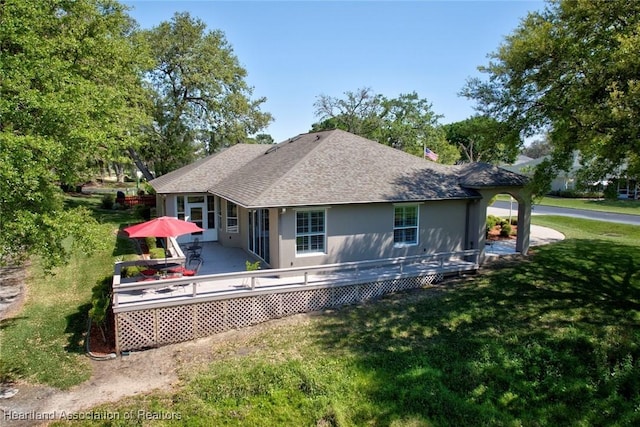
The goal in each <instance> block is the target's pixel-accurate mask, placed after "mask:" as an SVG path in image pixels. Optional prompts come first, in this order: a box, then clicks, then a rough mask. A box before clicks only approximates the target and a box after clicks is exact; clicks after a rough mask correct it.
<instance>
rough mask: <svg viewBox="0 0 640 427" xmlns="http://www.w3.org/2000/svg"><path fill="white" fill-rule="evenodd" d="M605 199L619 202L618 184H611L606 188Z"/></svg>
mask: <svg viewBox="0 0 640 427" xmlns="http://www.w3.org/2000/svg"><path fill="white" fill-rule="evenodd" d="M604 198H605V199H607V200H618V184H617V182H609V185H607V186H606V187H605V188H604Z"/></svg>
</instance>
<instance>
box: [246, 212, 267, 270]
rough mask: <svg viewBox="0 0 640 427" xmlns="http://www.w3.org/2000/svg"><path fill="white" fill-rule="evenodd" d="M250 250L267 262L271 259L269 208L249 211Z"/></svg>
mask: <svg viewBox="0 0 640 427" xmlns="http://www.w3.org/2000/svg"><path fill="white" fill-rule="evenodd" d="M249 250H250V251H251V252H253V253H254V254H256V255H257V256H259V257H260V258H262V259H263V260H264V261H265V262H266V263H267V264H269V263H270V260H269V209H253V210H250V211H249Z"/></svg>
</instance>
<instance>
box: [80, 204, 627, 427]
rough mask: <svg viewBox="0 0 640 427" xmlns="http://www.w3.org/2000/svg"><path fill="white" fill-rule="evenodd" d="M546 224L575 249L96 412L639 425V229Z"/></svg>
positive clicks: (268, 343)
mask: <svg viewBox="0 0 640 427" xmlns="http://www.w3.org/2000/svg"><path fill="white" fill-rule="evenodd" d="M535 221H536V222H539V221H540V218H539V217H536V218H535ZM543 221H544V224H545V225H553V226H554V228H556V229H558V230H560V231H562V232H563V233H565V235H566V236H567V237H568V238H567V239H566V240H565V241H562V242H559V243H556V244H552V245H547V246H542V247H537V248H533V249H532V251H531V252H532V254H531V256H530V257H528V258H527V259H526V260H524V261H518V262H505V263H503V265H501V266H498V267H496V268H495V269H493V270H491V271H487V272H485V273H484V274H481V275H478V276H473V277H470V278H465V279H462V280H459V281H457V282H453V283H448V284H446V285H444V286H438V287H437V288H436V289H435V290H434V289H425V290H419V291H415V292H409V293H400V294H397V295H392V296H389V297H387V298H384V299H382V300H380V301H379V302H376V303H371V304H366V305H362V306H355V307H348V308H344V309H341V310H336V311H328V312H325V313H323V314H322V315H321V316H311V317H309V318H307V319H305V320H303V321H300V322H296V324H295V325H291V326H289V325H281V326H277V327H273V328H270V329H267V330H266V331H265V332H263V333H261V334H260V335H259V336H256V337H255V338H253V339H252V340H250V341H249V342H243V343H242V344H241V347H239V344H238V347H234V345H235V344H233V343H229V344H228V346H227V347H226V348H223V349H220V348H215V349H213V348H212V352H215V357H214V361H213V362H212V363H210V364H208V365H207V366H206V367H204V368H202V369H198V370H188V372H183V373H182V385H181V387H180V388H179V389H178V391H177V392H175V393H167V392H165V393H159V392H156V393H151V394H148V395H145V396H141V397H134V398H129V399H126V400H123V401H121V402H119V403H116V404H108V405H104V406H102V407H100V408H97V409H98V410H109V411H119V412H120V413H124V412H125V411H134V412H137V411H138V410H141V409H142V410H147V411H150V412H155V413H165V414H169V413H173V414H179V415H180V420H173V421H170V420H165V421H159V422H155V423H154V425H194V426H195V425H238V426H244V425H255V426H272V425H291V426H294V425H295V426H298V425H318V426H329V425H372V426H386V425H392V426H407V425H409V426H430V425H438V426H440V425H442V426H449V425H450V426H460V425H509V426H511V425H513V426H516V425H532V426H533V425H536V426H558V425H584V426H586V425H620V426H622V425H638V423H640V243H638V242H640V227H635V226H629V225H621V226H619V227H618V226H615V227H614V226H613V225H611V224H603V223H598V222H594V221H587V220H579V219H571V218H569V219H564V218H558V217H545V218H544V220H543ZM608 230H609V231H612V232H609V231H608ZM90 424H91V423H90V422H86V423H85V425H90ZM140 424H142V422H141V421H140V420H139V419H138V420H134V421H125V420H122V419H121V420H120V421H119V422H118V425H140ZM114 425H115V424H114Z"/></svg>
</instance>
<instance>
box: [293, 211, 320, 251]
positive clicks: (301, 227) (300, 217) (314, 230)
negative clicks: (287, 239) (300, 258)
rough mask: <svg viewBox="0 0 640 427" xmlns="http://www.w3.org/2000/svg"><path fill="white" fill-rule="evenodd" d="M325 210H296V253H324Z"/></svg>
mask: <svg viewBox="0 0 640 427" xmlns="http://www.w3.org/2000/svg"><path fill="white" fill-rule="evenodd" d="M324 223H325V212H324V211H300V212H296V254H306V253H319V252H321V253H324V250H325V245H324V242H325V226H324V225H325V224H324Z"/></svg>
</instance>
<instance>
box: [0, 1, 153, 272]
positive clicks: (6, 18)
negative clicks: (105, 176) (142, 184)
mask: <svg viewBox="0 0 640 427" xmlns="http://www.w3.org/2000/svg"><path fill="white" fill-rule="evenodd" d="M132 24H133V23H132V21H131V19H130V18H129V17H128V15H127V14H126V13H125V11H124V9H123V6H121V5H120V4H118V3H117V2H114V1H111V0H76V1H64V0H2V1H0V76H1V78H0V263H4V262H6V261H8V260H11V261H15V260H16V259H17V258H22V257H24V256H27V255H29V254H34V253H35V254H40V255H42V256H43V259H44V261H45V262H46V263H47V265H48V266H52V265H56V264H58V263H60V262H62V261H64V260H65V258H66V256H67V255H68V250H67V249H65V247H64V246H63V245H62V241H63V239H64V238H66V237H68V236H72V237H75V238H74V239H73V242H74V243H75V244H81V245H85V247H86V248H89V247H91V246H92V245H93V244H95V242H93V241H92V239H91V236H92V233H91V229H92V227H93V226H94V225H95V224H96V223H95V221H94V220H92V219H91V217H90V215H89V214H88V213H87V212H83V211H78V210H64V209H63V203H62V194H61V191H60V185H61V184H75V183H77V182H78V181H79V180H80V179H82V178H83V175H84V173H83V172H84V171H85V170H86V168H87V166H88V165H91V164H92V163H94V161H95V159H96V158H99V157H108V156H109V153H114V152H117V151H119V150H120V149H122V148H123V147H126V146H129V145H132V141H130V139H131V138H132V137H131V132H129V129H131V128H137V127H140V125H141V124H142V123H144V114H141V113H140V110H141V109H140V108H139V107H138V105H139V103H140V102H141V98H140V88H141V85H140V79H139V76H140V73H139V70H138V68H137V64H138V58H137V56H136V55H135V54H134V49H133V46H132V44H131V40H130V38H129V35H130V34H131V31H132V28H133V25H132Z"/></svg>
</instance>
